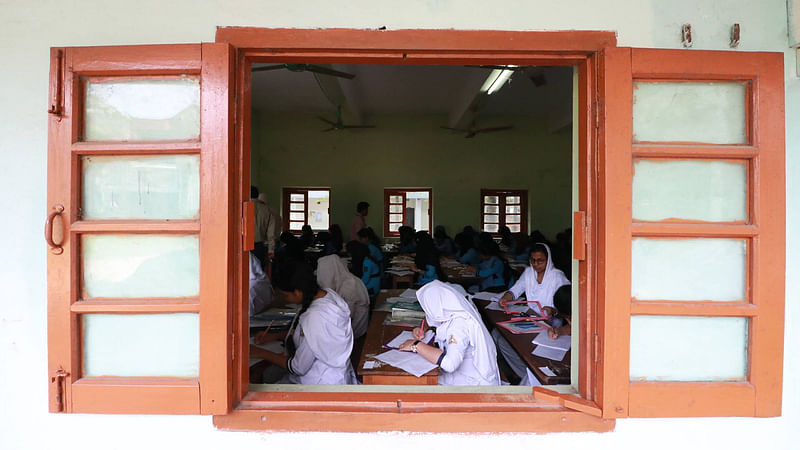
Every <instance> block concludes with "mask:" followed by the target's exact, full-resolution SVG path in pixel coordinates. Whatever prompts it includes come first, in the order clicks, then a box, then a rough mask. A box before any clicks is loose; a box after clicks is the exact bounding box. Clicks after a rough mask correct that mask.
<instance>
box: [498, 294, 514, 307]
mask: <svg viewBox="0 0 800 450" xmlns="http://www.w3.org/2000/svg"><path fill="white" fill-rule="evenodd" d="M513 300H514V296H513V295H512V294H511V292H506V293H505V294H503V296H502V297H500V300H498V303H500V306H506V303H508V302H510V301H513Z"/></svg>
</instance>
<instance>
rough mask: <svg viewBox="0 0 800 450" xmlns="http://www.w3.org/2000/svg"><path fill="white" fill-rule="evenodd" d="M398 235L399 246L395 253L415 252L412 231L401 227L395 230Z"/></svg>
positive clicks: (404, 226)
mask: <svg viewBox="0 0 800 450" xmlns="http://www.w3.org/2000/svg"><path fill="white" fill-rule="evenodd" d="M397 232H398V233H400V245H398V246H397V253H401V254H403V253H414V252H416V251H417V244H416V243H415V242H414V229H413V228H411V227H409V226H406V225H403V226H401V227H400V228H398V229H397Z"/></svg>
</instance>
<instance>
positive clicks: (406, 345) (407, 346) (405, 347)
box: [397, 328, 416, 352]
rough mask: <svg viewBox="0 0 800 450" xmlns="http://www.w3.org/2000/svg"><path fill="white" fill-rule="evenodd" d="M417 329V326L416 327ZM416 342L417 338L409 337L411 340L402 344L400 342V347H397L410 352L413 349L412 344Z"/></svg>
mask: <svg viewBox="0 0 800 450" xmlns="http://www.w3.org/2000/svg"><path fill="white" fill-rule="evenodd" d="M415 330H416V328H415ZM414 342H416V340H415V339H409V340H407V341H405V342H403V343H402V344H400V347H397V348H398V350H402V351H404V352H410V351H411V346H412V345H414Z"/></svg>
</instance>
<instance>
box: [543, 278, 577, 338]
mask: <svg viewBox="0 0 800 450" xmlns="http://www.w3.org/2000/svg"><path fill="white" fill-rule="evenodd" d="M553 307H554V308H555V311H554V312H553V319H552V320H551V325H552V326H553V327H552V328H550V329H548V330H547V335H548V336H550V339H557V338H558V337H559V336H571V335H572V286H570V285H568V284H565V285H564V286H561V287H560V288H558V290H557V291H556V293H555V295H553Z"/></svg>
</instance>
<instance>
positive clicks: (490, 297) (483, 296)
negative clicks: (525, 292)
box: [472, 292, 503, 309]
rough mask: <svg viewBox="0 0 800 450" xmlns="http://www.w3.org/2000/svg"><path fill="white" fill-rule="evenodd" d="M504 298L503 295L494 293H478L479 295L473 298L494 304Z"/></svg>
mask: <svg viewBox="0 0 800 450" xmlns="http://www.w3.org/2000/svg"><path fill="white" fill-rule="evenodd" d="M502 296H503V294H497V293H494V292H478V293H477V294H475V295H473V296H472V298H473V299H477V300H489V301H492V302H496V301H498V300H500V297H502ZM501 309H502V308H501Z"/></svg>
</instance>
